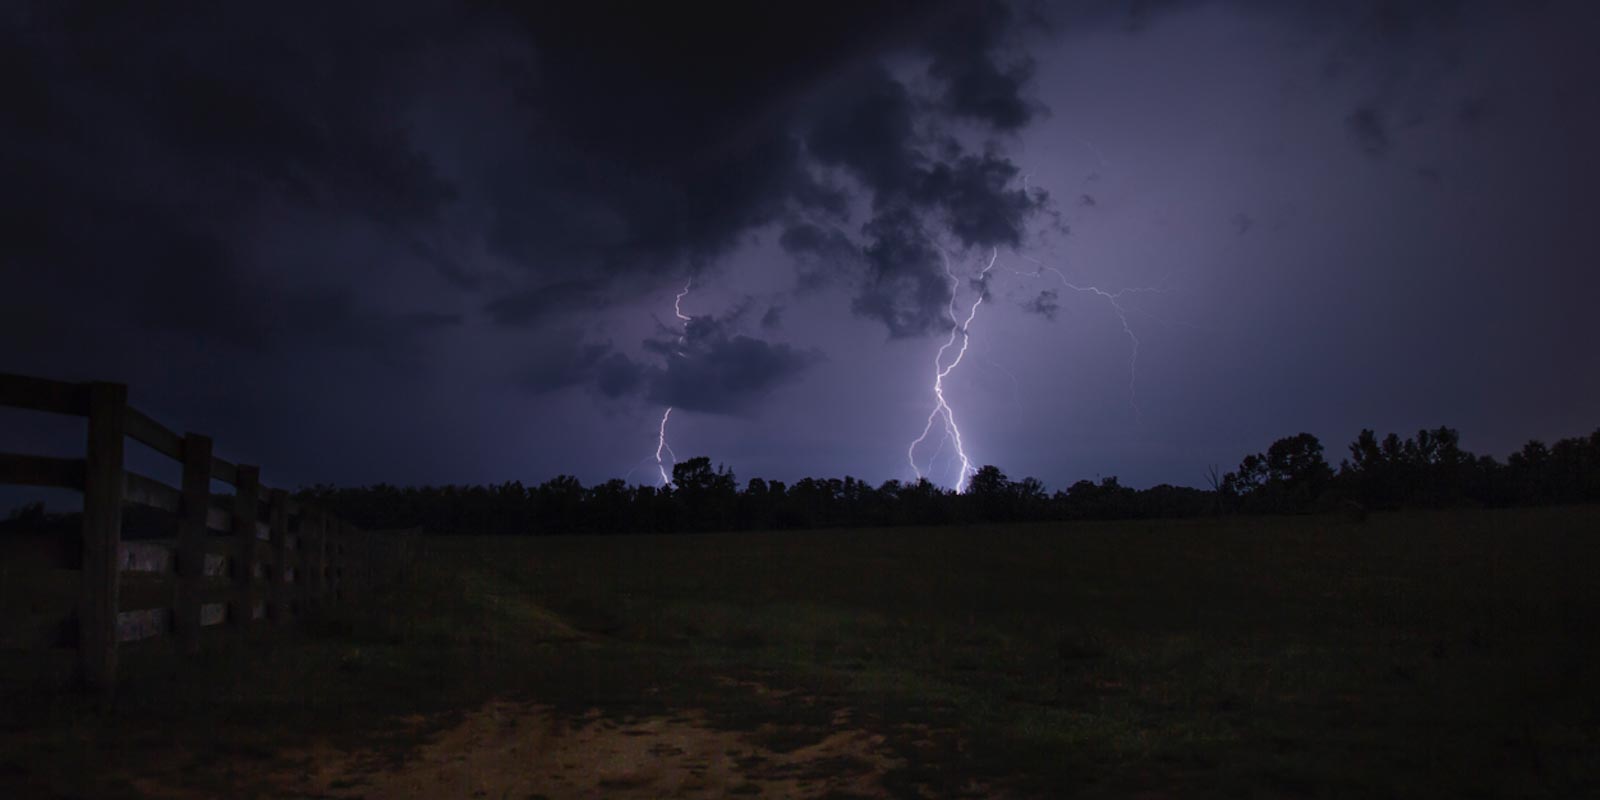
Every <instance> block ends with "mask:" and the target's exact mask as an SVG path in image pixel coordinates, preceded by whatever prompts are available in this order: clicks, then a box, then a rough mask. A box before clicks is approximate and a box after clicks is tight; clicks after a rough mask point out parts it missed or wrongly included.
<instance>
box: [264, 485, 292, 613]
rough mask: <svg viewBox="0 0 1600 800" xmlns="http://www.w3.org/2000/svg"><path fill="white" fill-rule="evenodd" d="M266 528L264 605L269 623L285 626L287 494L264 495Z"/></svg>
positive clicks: (287, 548)
mask: <svg viewBox="0 0 1600 800" xmlns="http://www.w3.org/2000/svg"><path fill="white" fill-rule="evenodd" d="M267 498H268V499H267V526H268V531H269V533H268V535H269V536H270V539H269V541H270V542H271V543H272V560H273V562H274V563H273V565H272V569H270V570H267V583H268V584H269V588H268V590H267V602H268V603H271V604H272V621H273V622H275V623H277V624H279V625H288V624H289V589H290V588H291V587H290V586H289V583H288V580H289V569H290V565H289V493H288V492H286V491H284V490H283V489H273V490H272V492H271V493H270V494H269V495H267Z"/></svg>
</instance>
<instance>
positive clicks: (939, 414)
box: [906, 249, 1000, 493]
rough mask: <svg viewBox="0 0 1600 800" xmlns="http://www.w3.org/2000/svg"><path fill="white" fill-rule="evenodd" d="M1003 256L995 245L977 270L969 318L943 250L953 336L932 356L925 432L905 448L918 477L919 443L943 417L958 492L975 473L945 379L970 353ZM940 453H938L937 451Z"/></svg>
mask: <svg viewBox="0 0 1600 800" xmlns="http://www.w3.org/2000/svg"><path fill="white" fill-rule="evenodd" d="M999 256H1000V251H999V250H998V249H995V250H994V251H993V252H991V253H990V254H989V263H988V264H986V265H984V268H983V271H982V272H980V273H978V283H979V289H978V296H977V297H976V298H975V299H974V300H973V301H972V306H971V307H970V308H968V309H967V316H966V319H964V320H962V319H958V318H957V317H956V290H957V289H959V288H960V286H961V280H960V279H959V278H957V277H956V274H955V271H954V270H953V269H951V268H950V259H949V258H948V257H946V256H945V255H944V253H943V252H942V251H941V253H940V258H943V259H944V273H945V275H946V276H948V277H949V278H950V306H949V312H950V325H951V326H950V338H948V339H946V340H945V343H944V344H942V345H940V346H939V352H937V353H935V354H934V356H933V398H934V403H933V410H932V411H930V412H929V413H928V422H927V424H925V425H924V426H923V428H922V435H920V436H918V437H917V438H916V439H914V440H912V442H911V445H910V446H909V447H907V448H906V460H907V461H909V462H911V470H912V471H913V472H915V473H916V475H917V479H918V480H921V478H922V468H921V467H919V466H917V446H918V445H920V444H922V443H923V442H924V441H926V440H927V438H928V434H929V433H931V432H932V431H933V422H934V420H936V419H940V418H943V420H944V437H943V438H941V439H940V443H939V447H940V449H941V450H942V449H943V447H944V441H945V440H946V439H948V440H949V441H950V443H951V444H953V445H955V457H956V458H957V459H959V460H960V461H961V473H960V475H959V476H958V477H957V478H956V485H955V490H956V492H957V493H960V492H961V491H963V490H965V489H966V486H967V479H968V478H970V477H971V476H972V473H973V469H972V459H971V458H970V457H969V456H968V455H967V451H966V447H965V446H964V445H963V444H962V442H961V428H960V427H959V426H957V425H956V415H955V411H954V410H952V409H951V408H950V403H949V402H948V401H947V400H946V399H945V396H944V379H945V378H946V377H949V375H950V373H951V371H953V370H954V369H955V368H956V367H957V366H959V365H960V364H961V359H962V358H963V357H965V356H966V354H967V345H968V344H969V343H970V342H971V340H972V335H971V328H972V321H973V320H974V319H977V317H978V306H981V305H983V296H984V289H985V282H986V281H987V280H988V277H989V271H990V270H992V269H994V263H995V260H996V259H997V258H999ZM958 337H959V338H960V339H961V347H960V349H958V350H956V355H955V358H954V359H952V360H951V361H950V363H949V364H948V365H946V364H945V363H944V359H945V353H947V352H949V351H950V348H952V347H955V344H956V339H957V338H958ZM934 457H935V458H937V457H938V453H937V452H936V453H935V454H934ZM928 468H929V469H932V468H933V460H932V459H930V460H929V462H928Z"/></svg>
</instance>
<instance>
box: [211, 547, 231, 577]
mask: <svg viewBox="0 0 1600 800" xmlns="http://www.w3.org/2000/svg"><path fill="white" fill-rule="evenodd" d="M205 564H206V566H205V577H207V578H226V577H228V557H227V556H225V555H222V554H221V553H206V561H205Z"/></svg>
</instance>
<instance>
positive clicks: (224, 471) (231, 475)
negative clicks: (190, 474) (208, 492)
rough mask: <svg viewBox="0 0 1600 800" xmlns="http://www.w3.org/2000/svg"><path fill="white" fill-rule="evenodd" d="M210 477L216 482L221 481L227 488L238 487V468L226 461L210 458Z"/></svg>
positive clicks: (214, 457)
mask: <svg viewBox="0 0 1600 800" xmlns="http://www.w3.org/2000/svg"><path fill="white" fill-rule="evenodd" d="M211 477H212V478H214V479H216V480H219V481H222V482H223V483H226V484H228V485H229V486H238V485H239V468H238V467H237V466H235V465H233V464H231V463H229V462H227V461H223V460H222V459H220V458H217V457H216V456H212V457H211Z"/></svg>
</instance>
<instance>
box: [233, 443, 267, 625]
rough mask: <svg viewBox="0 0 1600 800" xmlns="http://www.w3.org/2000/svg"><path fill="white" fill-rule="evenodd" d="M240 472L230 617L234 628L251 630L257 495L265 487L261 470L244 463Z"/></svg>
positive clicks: (257, 522)
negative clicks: (262, 482)
mask: <svg viewBox="0 0 1600 800" xmlns="http://www.w3.org/2000/svg"><path fill="white" fill-rule="evenodd" d="M237 470H238V479H237V481H235V483H234V488H235V489H236V490H237V491H236V492H235V493H234V496H233V535H234V542H235V547H236V548H237V549H236V550H235V552H234V554H233V555H234V562H233V567H234V569H233V573H234V574H233V580H234V598H233V612H234V613H230V614H229V615H228V618H229V619H230V620H232V621H233V624H234V627H236V628H238V629H239V630H241V631H243V630H244V629H245V628H248V627H249V625H250V620H251V618H252V617H251V610H252V609H254V608H255V605H256V600H255V597H256V593H255V587H254V583H255V574H256V541H257V539H256V527H257V526H258V525H260V502H259V500H258V499H257V492H258V491H259V490H260V487H261V470H260V469H259V468H257V467H252V466H246V465H243V464H241V465H239V466H238V467H237Z"/></svg>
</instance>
